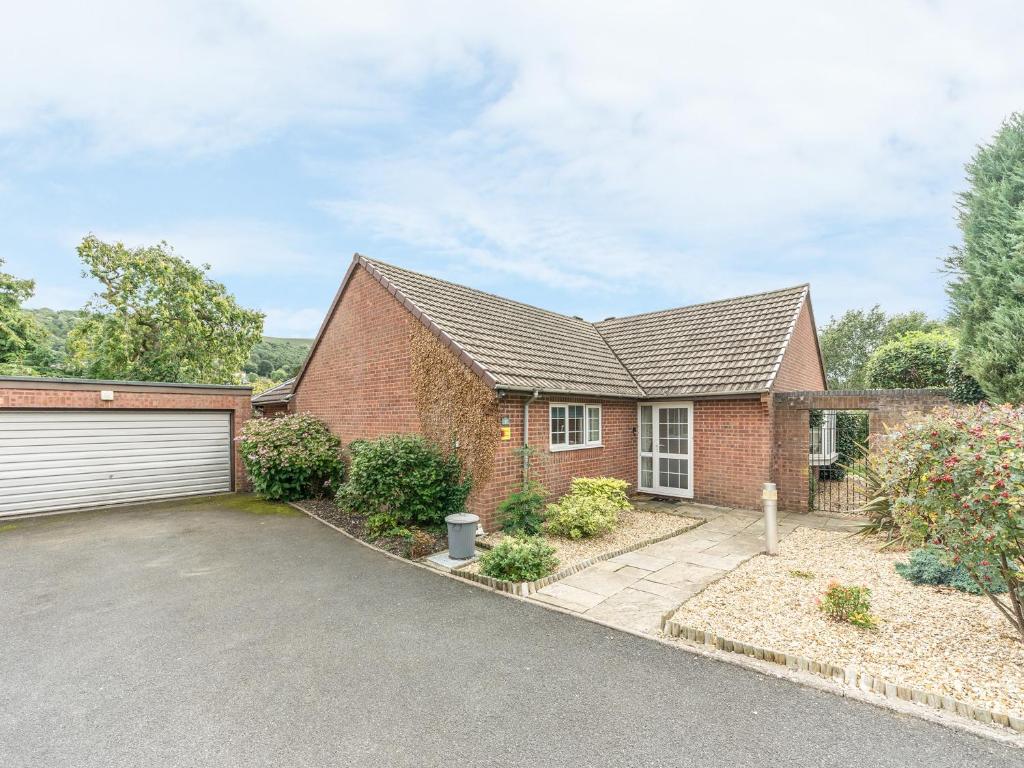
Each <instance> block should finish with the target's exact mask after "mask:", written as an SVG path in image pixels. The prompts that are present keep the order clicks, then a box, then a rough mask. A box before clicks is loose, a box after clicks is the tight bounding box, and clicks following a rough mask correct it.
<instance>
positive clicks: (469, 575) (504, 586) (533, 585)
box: [451, 520, 707, 597]
mask: <svg viewBox="0 0 1024 768" xmlns="http://www.w3.org/2000/svg"><path fill="white" fill-rule="evenodd" d="M706 522H707V520H698V521H697V522H695V523H691V524H690V525H688V526H686V527H684V528H679V529H677V530H675V531H672V532H671V533H666V534H665V535H663V536H655V537H654V538H652V539H644V540H643V541H639V542H635V543H633V544H629V545H627V546H625V547H619V548H618V549H613V550H611V551H609V552H602V553H601V554H600V555H594V556H593V557H588V558H587V559H586V560H581V561H580V562H578V563H576V564H574V565H570V566H569V567H567V568H563V569H562V570H560V571H555V572H554V573H552V574H551V575H549V576H545V577H544V578H543V579H537V580H536V581H504V580H503V579H495V578H492V577H490V576H484V575H483V574H482V573H473V572H472V571H466V570H464V569H465V568H466V567H467V566H468V565H469V563H467V564H466V565H464V566H460V567H459V568H456V569H454V570H453V571H451V573H452V575H453V576H458V577H459V578H460V579H466V580H467V581H475V582H477V583H478V584H483V585H484V586H487V587H490V588H491V589H496V590H498V591H499V592H508V593H509V594H512V595H521V596H522V597H527V596H529V595H532V594H533V593H534V592H537V591H538V590H541V589H543V588H544V587H546V586H548V585H549V584H554V583H555V582H556V581H561V580H562V579H564V578H566V577H568V576H572V575H573V574H574V573H579V572H580V571H582V570H583V569H584V568H589V567H590V566H592V565H593V564H594V563H599V562H601V561H602V560H610V559H611V558H613V557H618V556H619V555H625V554H626V553H628V552H635V551H636V550H638V549H643V548H644V547H646V546H649V545H651V544H657V543H658V542H659V541H665V540H666V539H671V538H672V537H673V536H679V535H680V534H683V533H686V532H688V531H692V530H693V529H694V528H699V527H700V526H702V525H704V523H706Z"/></svg>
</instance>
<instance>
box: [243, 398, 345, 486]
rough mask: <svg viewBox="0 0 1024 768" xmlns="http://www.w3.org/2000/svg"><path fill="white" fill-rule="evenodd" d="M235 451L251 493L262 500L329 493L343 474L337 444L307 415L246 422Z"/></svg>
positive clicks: (335, 438) (324, 425) (319, 422)
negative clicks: (248, 480) (256, 494)
mask: <svg viewBox="0 0 1024 768" xmlns="http://www.w3.org/2000/svg"><path fill="white" fill-rule="evenodd" d="M238 448H239V451H240V452H241V454H242V460H243V461H244V462H245V470H246V472H248V473H249V479H250V480H251V481H252V487H253V490H254V491H256V493H258V494H259V495H260V496H263V497H265V498H267V499H273V500H282V501H294V500H297V499H307V498H310V497H313V496H325V495H328V494H333V493H334V492H336V491H337V488H338V486H339V485H340V484H341V480H342V476H343V474H344V465H343V464H342V460H341V441H340V440H338V438H337V437H335V436H334V435H332V434H331V432H330V430H328V429H327V425H326V424H324V423H323V422H322V421H320V420H319V419H317V418H315V417H314V416H311V415H310V414H308V413H298V414H294V415H291V416H282V417H280V418H275V419H250V420H249V421H247V422H246V423H245V426H244V427H242V436H241V437H240V438H238Z"/></svg>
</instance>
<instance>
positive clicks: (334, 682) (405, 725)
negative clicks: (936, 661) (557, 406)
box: [0, 501, 1024, 768]
mask: <svg viewBox="0 0 1024 768" xmlns="http://www.w3.org/2000/svg"><path fill="white" fill-rule="evenodd" d="M5 527H6V526H5V524H4V523H3V521H0V649H2V651H3V674H2V677H0V713H2V715H0V765H3V766H5V767H6V768H14V766H79V767H81V766H101V765H102V766H130V765H139V766H165V765H166V766H223V767H225V768H230V767H231V766H328V765H330V766H345V765H357V766H367V767H370V766H458V765H466V766H512V765H515V766H681V765H701V766H737V765H742V766H779V765H788V766H813V767H814V768H821V767H822V766H844V768H845V767H847V766H901V768H906V766H918V765H920V766H928V768H941V767H942V766H958V767H959V766H965V765H970V766H988V765H1007V766H1008V765H1016V766H1020V765H1024V752H1022V751H1020V750H1015V749H1012V748H1010V747H1004V746H1000V745H997V744H994V743H991V742H988V741H985V740H982V739H979V738H976V737H973V736H970V735H965V734H961V733H957V732H954V731H950V730H947V729H944V728H941V727H939V726H934V725H930V724H927V723H924V722H921V721H918V720H916V719H913V718H907V717H902V716H898V715H894V714H891V713H889V712H886V711H882V710H879V709H876V708H874V707H871V706H868V705H865V704H862V703H858V702H854V701H849V700H846V699H842V698H839V697H836V696H832V695H829V694H826V693H822V692H818V691H813V690H809V689H806V688H803V687H801V686H798V685H794V684H792V683H788V682H786V681H782V680H776V679H773V678H769V677H765V676H762V675H759V674H756V673H753V672H750V671H747V670H744V669H740V668H738V667H735V666H732V665H728V664H724V663H721V662H717V661H713V660H709V659H705V658H701V657H696V656H693V655H691V654H688V653H685V652H682V651H679V650H676V649H672V648H666V647H664V646H662V645H659V644H657V643H654V642H651V641H645V640H643V639H640V638H636V637H633V636H631V635H626V634H621V633H618V632H615V631H612V630H608V629H605V628H603V627H600V626H598V625H595V624H592V623H589V622H586V621H584V620H581V619H578V618H575V617H572V616H566V615H561V614H558V613H554V612H551V611H548V610H545V609H544V608H542V607H540V606H535V605H531V604H528V603H523V602H514V601H510V600H508V599H505V598H502V597H499V596H496V595H492V594H490V593H488V592H485V591H482V590H479V589H476V588H474V587H471V586H468V585H464V584H461V583H459V582H457V581H455V580H452V579H447V578H444V577H442V576H437V575H434V574H431V573H427V572H424V571H423V570H421V569H417V568H413V567H410V566H408V565H405V564H403V563H398V562H395V561H392V560H390V559H387V558H384V557H382V556H380V555H378V554H376V553H374V552H372V551H371V550H368V549H366V548H365V547H361V546H359V545H357V544H354V543H353V542H351V541H349V540H348V539H346V538H344V537H343V536H341V535H340V534H337V533H335V532H334V531H331V530H330V529H328V528H326V527H324V526H322V525H320V524H319V523H317V522H315V521H313V520H311V519H309V518H306V517H304V516H275V515H256V514H252V513H251V512H247V511H245V510H244V509H240V508H237V507H234V506H232V505H231V504H229V503H225V502H223V501H220V502H208V503H200V504H196V503H193V504H172V505H162V506H158V507H140V508H136V509H134V510H119V511H110V512H100V513H80V514H73V515H64V516H60V517H53V518H46V519H38V520H33V521H23V522H19V523H16V524H14V527H6V529H5Z"/></svg>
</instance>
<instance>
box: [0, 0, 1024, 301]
mask: <svg viewBox="0 0 1024 768" xmlns="http://www.w3.org/2000/svg"><path fill="white" fill-rule="evenodd" d="M7 22H8V23H6V24H5V25H4V26H3V28H2V29H0V71H3V72H5V77H3V78H2V79H0V135H6V136H7V137H8V139H9V146H14V147H30V148H33V147H35V148H38V146H39V143H40V142H39V141H36V139H35V138H33V137H36V136H41V137H42V140H41V141H43V142H45V143H46V145H47V146H54V145H59V141H58V139H59V138H60V137H61V136H63V135H64V133H63V132H64V131H66V130H67V129H73V131H71V132H72V133H73V134H74V140H73V141H74V149H75V150H76V151H77V150H78V149H79V148H81V147H83V145H84V151H85V152H86V153H87V154H90V155H92V156H100V157H103V156H107V157H109V156H116V155H118V154H121V153H130V152H140V151H149V150H154V149H160V150H167V149H174V150H178V151H186V152H209V151H228V150H230V149H233V148H236V147H239V146H245V145H249V144H252V143H255V142H260V141H263V140H265V139H266V138H268V137H272V136H274V135H277V134H279V133H281V132H284V131H288V130H291V129H294V128H296V127H298V128H303V129H309V128H311V127H312V128H322V127H333V126H338V125H348V126H353V125H355V126H357V127H362V128H365V129H367V130H368V131H369V132H371V133H372V129H373V127H375V126H385V127H388V128H391V129H399V128H401V129H403V131H402V138H401V139H398V140H396V142H395V143H394V144H393V145H392V146H390V147H389V149H388V150H387V151H385V152H383V153H381V152H380V151H379V150H373V149H369V150H368V151H367V152H366V154H365V155H364V156H363V157H361V158H360V159H359V160H358V162H355V163H351V162H349V163H348V165H347V166H346V167H345V169H344V172H345V173H346V175H347V177H348V178H350V179H358V183H352V184H351V185H350V186H351V188H352V189H354V190H355V191H353V192H350V193H348V194H345V195H341V194H339V195H338V197H337V199H334V200H328V201H325V202H324V203H323V206H324V208H325V209H326V210H328V211H330V212H331V213H332V214H334V215H336V216H338V217H339V218H340V219H342V220H344V222H345V223H346V224H347V225H348V226H349V228H350V232H354V233H356V234H359V235H365V236H367V237H370V236H372V237H375V238H377V239H391V240H394V241H396V242H398V243H405V244H408V246H409V247H410V248H411V249H414V250H421V251H424V252H431V253H436V254H441V255H444V256H446V257H447V258H448V259H449V260H450V262H451V263H450V266H449V267H448V269H449V270H451V271H460V270H461V271H463V272H465V271H471V270H474V269H478V270H485V271H488V272H492V273H493V272H499V273H504V274H511V275H516V276H519V277H521V278H524V279H530V280H536V281H540V282H542V283H544V284H545V285H549V286H558V285H564V286H568V287H572V288H576V289H590V290H599V291H604V292H605V293H614V292H616V291H618V292H623V293H630V292H633V293H635V292H637V291H640V290H644V286H651V285H655V286H656V289H655V290H656V292H660V294H659V295H661V296H664V297H666V300H667V297H678V298H679V300H680V301H684V300H695V299H702V298H708V297H709V296H719V295H727V294H729V293H735V292H739V291H743V290H760V289H762V288H764V287H767V286H769V285H776V284H785V283H790V282H797V281H801V280H804V279H811V280H812V281H813V282H814V283H815V284H816V285H815V287H816V295H817V296H818V304H819V307H820V306H821V305H822V303H823V302H822V297H827V299H828V302H829V303H830V304H831V305H832V308H834V309H836V310H838V309H841V308H843V307H844V306H849V305H851V304H870V303H874V301H875V300H878V301H882V302H883V303H888V306H889V308H892V309H897V308H905V307H906V306H908V305H916V306H921V307H924V308H926V309H929V310H931V311H933V312H935V311H938V310H939V308H940V307H941V302H942V297H941V288H940V281H939V279H938V278H937V276H936V275H935V274H934V267H935V264H936V260H937V259H938V257H940V256H941V255H942V254H943V253H944V252H945V246H946V245H947V244H948V243H946V242H944V241H943V240H942V238H945V237H947V236H948V235H949V234H950V232H949V229H948V224H947V222H948V221H949V218H950V217H951V216H952V210H951V209H952V203H953V191H954V189H955V187H956V186H957V185H958V184H959V183H960V177H961V171H960V168H961V166H962V163H963V162H964V161H965V160H966V159H967V157H968V156H969V155H970V153H971V151H972V149H973V147H974V145H975V144H976V143H977V142H978V141H980V140H982V139H984V138H985V137H986V136H988V135H990V134H991V133H992V132H993V130H994V129H995V127H996V126H997V125H998V123H999V121H1000V120H1001V119H1002V118H1003V117H1005V116H1006V115H1007V114H1008V113H1009V112H1010V111H1012V110H1014V109H1021V108H1024V56H1021V55H1020V40H1021V39H1024V14H1021V13H1020V11H1019V6H1018V5H1017V4H1016V3H1013V2H999V1H994V2H980V3H970V4H967V3H942V2H933V3H924V2H914V1H911V0H908V1H907V2H885V3H882V2H874V3H872V2H869V3H861V4H857V5H853V6H849V5H847V6H838V5H829V4H820V3H819V4H812V3H801V2H776V3H771V4H764V3H750V4H747V5H746V7H743V8H739V7H737V6H736V5H735V4H717V5H714V4H708V3H698V2H692V3H658V2H650V3H644V4H622V3H611V2H608V3H585V4H584V3H578V4H540V3H538V4H515V5H508V6H495V5H493V4H481V3H468V2H467V3H461V2H450V3H441V4H435V3H431V4H424V3H412V2H408V3H401V2H380V3H370V4H367V3H354V2H349V3H340V2H313V1H312V0H310V1H307V2H298V3H296V2H290V3H282V2H277V3H275V2H269V1H267V2H248V3H241V2H238V3H231V2H226V3H218V4H215V5H211V4H208V3H204V2H198V0H196V1H194V2H187V3H186V2H181V3H174V4H167V5H163V6H161V5H152V4H138V3H127V4H120V3H91V4H87V5H82V4H79V3H68V4H67V6H66V7H65V8H63V9H62V10H60V11H58V12H55V11H54V10H53V9H52V8H50V7H47V8H43V6H41V5H39V4H35V5H33V4H21V5H19V6H18V7H17V8H15V9H14V10H12V11H10V12H9V13H8V18H7ZM438 81H442V82H444V83H445V84H447V85H449V86H453V88H454V90H455V91H457V92H463V91H465V92H470V93H472V94H473V99H469V100H468V102H469V106H467V105H466V104H465V103H461V102H459V98H458V96H457V95H455V96H452V95H450V94H449V95H448V96H446V97H445V98H444V99H443V100H439V101H438V102H437V103H434V104H432V105H431V108H430V109H431V115H432V116H435V117H436V116H438V115H439V114H441V113H443V112H444V111H445V110H448V109H450V110H451V114H450V115H449V118H450V123H451V124H447V123H446V124H445V125H446V127H445V128H444V129H440V128H438V127H436V125H435V124H434V123H432V122H430V121H426V122H424V123H422V124H421V123H419V122H417V120H418V119H419V112H418V111H417V109H422V105H421V104H419V101H418V99H422V98H424V96H423V95H424V93H428V90H427V89H429V88H430V87H431V86H432V85H434V84H436V83H437V82H438ZM456 86H457V87H456ZM460 88H461V89H463V90H462V91H460V90H459V89H460ZM438 98H439V99H440V98H441V97H438ZM83 136H84V138H83ZM410 137H411V138H410ZM375 146H379V144H377V145H375ZM227 229H228V230H229V231H230V230H232V229H234V234H235V235H237V233H238V230H237V228H232V227H228V228H227ZM907 232H911V233H912V234H911V235H910V236H908V235H907ZM837 233H838V234H837ZM142 234H147V235H148V234H150V233H142ZM161 236H166V237H167V239H169V240H172V239H173V241H174V242H175V244H176V246H177V247H178V249H179V250H180V251H181V252H182V253H183V254H185V255H188V256H189V257H190V258H191V257H193V256H196V257H199V258H200V259H208V260H210V261H211V263H214V264H215V265H218V266H217V268H218V269H220V270H222V271H225V272H226V273H229V272H231V271H232V270H240V269H244V270H251V269H256V270H259V269H270V268H271V267H272V265H273V264H275V263H280V262H279V261H277V259H279V258H280V257H281V256H282V255H283V254H284V255H287V257H288V258H291V257H292V256H293V255H298V256H301V253H300V254H293V253H291V252H290V251H288V249H287V248H283V250H282V248H279V247H278V246H279V245H282V241H279V242H278V243H277V244H275V243H274V241H273V238H272V237H271V238H270V245H269V246H267V245H266V243H265V239H264V238H263V237H262V236H259V235H257V236H256V237H255V238H254V239H253V240H252V241H249V242H247V241H245V239H244V236H243V239H242V241H241V243H242V244H241V245H239V241H238V239H237V238H236V237H234V236H232V235H229V236H221V235H219V234H218V232H217V231H216V228H214V231H206V232H203V231H198V232H191V233H190V232H188V231H185V232H183V233H179V234H174V233H168V234H167V235H163V234H161ZM288 239H289V238H286V240H288ZM354 245H355V246H356V247H361V245H360V244H354ZM275 254H276V255H275ZM261 264H262V265H263V266H260V265H261ZM606 304H607V305H610V304H614V301H613V300H611V299H610V298H608V297H607V296H605V297H600V296H598V297H597V298H595V299H594V306H595V307H596V306H598V305H600V306H605V305H606ZM819 311H821V310H820V309H819Z"/></svg>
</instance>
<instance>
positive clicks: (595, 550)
mask: <svg viewBox="0 0 1024 768" xmlns="http://www.w3.org/2000/svg"><path fill="white" fill-rule="evenodd" d="M697 522H700V521H699V520H696V519H694V518H691V517H682V516H681V515H673V514H666V513H664V512H647V511H644V510H639V509H628V510H625V511H623V512H620V513H619V525H618V526H617V527H616V528H615V530H614V531H611V532H609V533H606V534H605V535H604V536H599V537H597V538H593V539H576V540H575V541H574V540H572V539H567V538H563V537H562V536H549V535H547V534H545V535H544V540H545V541H547V542H548V543H549V544H550V545H551V546H553V547H554V548H555V557H557V558H558V568H557V569H556V570H558V571H560V570H562V569H563V568H568V567H570V566H573V565H575V564H576V563H579V562H581V561H583V560H586V559H588V558H591V557H597V556H598V555H602V554H604V553H605V552H612V551H614V550H617V549H622V548H623V547H629V546H632V545H635V544H640V543H642V542H645V541H649V540H650V539H656V538H660V537H662V536H669V535H671V534H672V533H675V532H680V533H681V532H682V531H684V530H685V529H687V528H689V527H690V526H692V525H693V524H694V523H697ZM504 536H505V534H503V533H502V532H501V531H495V532H494V533H489V534H487V535H486V536H484V537H483V538H482V539H478V541H479V542H480V543H481V544H482V545H483V546H484V547H493V546H494V545H495V544H497V543H498V542H499V541H501V540H502V539H503V538H504ZM462 570H466V571H470V572H472V573H479V572H480V567H479V565H478V563H476V562H473V563H471V564H470V565H468V566H466V568H464V569H462Z"/></svg>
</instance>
